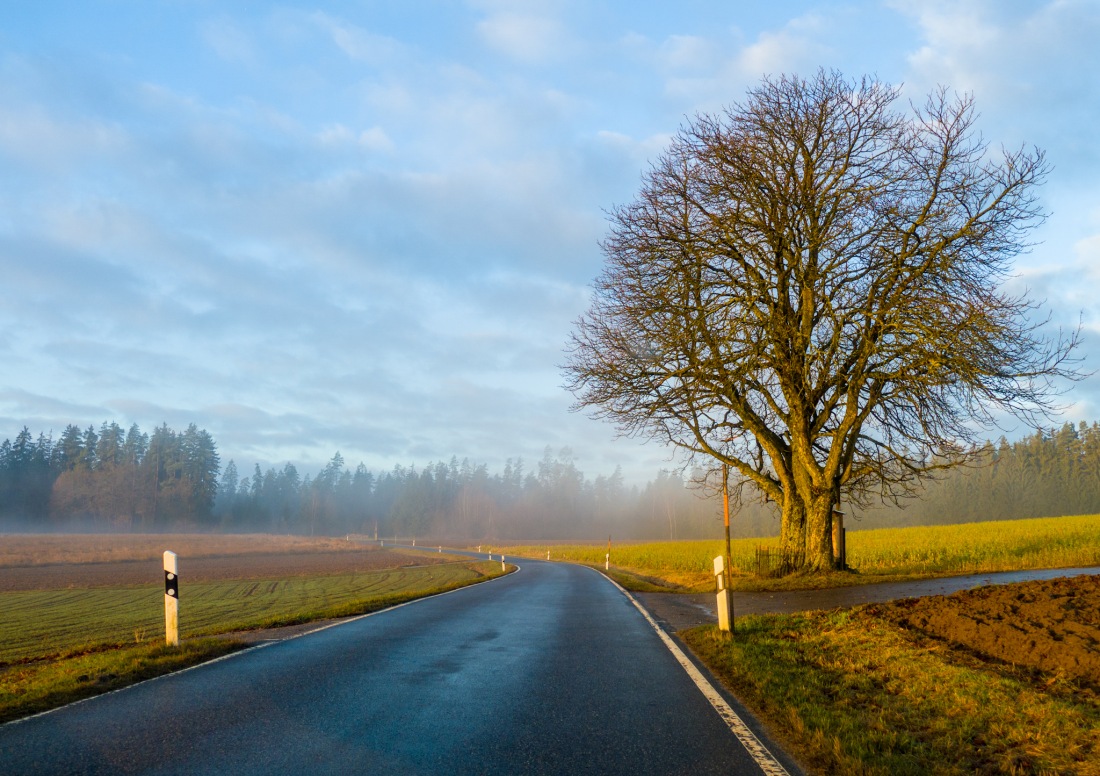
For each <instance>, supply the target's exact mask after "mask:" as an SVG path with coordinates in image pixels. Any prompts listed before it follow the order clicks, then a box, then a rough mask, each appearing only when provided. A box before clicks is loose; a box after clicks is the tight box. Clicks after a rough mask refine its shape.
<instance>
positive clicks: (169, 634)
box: [164, 550, 180, 647]
mask: <svg viewBox="0 0 1100 776" xmlns="http://www.w3.org/2000/svg"><path fill="white" fill-rule="evenodd" d="M164 640H165V643H167V644H168V645H169V646H171V647H178V646H179V644H180V577H179V567H178V565H177V563H176V553H174V552H172V551H171V550H165V551H164Z"/></svg>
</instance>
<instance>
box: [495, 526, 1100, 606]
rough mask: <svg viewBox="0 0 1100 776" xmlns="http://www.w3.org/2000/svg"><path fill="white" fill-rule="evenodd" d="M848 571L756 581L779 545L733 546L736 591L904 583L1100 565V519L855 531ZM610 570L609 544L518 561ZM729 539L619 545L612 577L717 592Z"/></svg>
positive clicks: (526, 549) (648, 588)
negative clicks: (763, 552) (759, 560)
mask: <svg viewBox="0 0 1100 776" xmlns="http://www.w3.org/2000/svg"><path fill="white" fill-rule="evenodd" d="M847 544H848V565H849V566H850V567H851V569H852V570H851V571H849V572H836V573H829V574H815V575H807V576H798V575H796V576H792V577H784V578H779V579H764V578H758V577H756V576H755V563H756V550H757V549H758V548H766V549H767V548H770V549H773V550H774V549H777V548H778V539H777V538H775V537H772V538H767V539H759V538H754V539H736V540H734V541H733V542H731V551H732V552H731V554H732V566H733V569H734V579H733V584H732V588H733V589H734V590H802V589H816V588H821V587H845V586H848V585H859V584H866V583H873V582H898V581H905V580H911V579H922V578H928V577H938V576H956V575H961V574H978V573H989V572H995V571H1020V570H1025V569H1040V568H1069V567H1074V566H1097V565H1100V515H1075V516H1071V517H1046V518H1035V519H1030V520H1005V521H991V522H984V523H964V524H960V525H946V526H921V527H911V528H885V529H878V530H873V531H856V530H850V531H849V532H848V537H847ZM547 550H549V551H550V557H551V559H553V560H568V561H573V562H576V563H584V564H587V565H590V566H595V567H598V568H600V569H602V568H603V566H604V554H605V553H606V552H607V549H606V545H602V544H594V545H576V544H574V545H555V546H551V547H546V546H539V545H527V546H521V547H510V548H509V552H510V553H512V554H515V555H521V556H527V557H532V558H545V557H546V552H547ZM724 552H725V543H724V542H722V541H684V542H648V543H644V544H622V545H613V546H612V548H611V570H610V573H611V576H613V577H614V578H615V579H616V581H618V582H619V583H620V584H621V585H623V587H626V588H627V589H628V590H634V591H636V592H654V591H661V592H684V593H686V592H711V591H712V590H713V589H714V575H713V566H712V563H713V559H714V558H715V556H717V555H722V554H724Z"/></svg>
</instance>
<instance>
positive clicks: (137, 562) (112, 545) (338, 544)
mask: <svg viewBox="0 0 1100 776" xmlns="http://www.w3.org/2000/svg"><path fill="white" fill-rule="evenodd" d="M9 542H11V543H10V545H9ZM0 543H2V545H3V550H0V592H7V591H14V590H55V589H63V588H85V587H117V586H124V585H142V584H149V583H150V582H156V583H159V582H160V581H161V579H162V578H163V573H164V572H163V565H162V553H163V552H164V550H166V549H170V550H172V551H173V552H175V553H176V554H177V555H178V556H179V572H180V577H181V580H182V581H183V583H184V584H187V583H188V582H205V581H213V580H222V579H281V578H285V577H294V576H326V575H331V574H350V573H361V572H366V571H380V570H383V569H392V568H399V567H401V566H422V565H427V564H436V563H446V562H449V561H451V560H453V558H451V557H449V556H446V555H437V554H435V553H431V552H427V551H424V552H417V551H406V550H388V549H379V548H378V547H375V546H373V545H364V544H361V543H356V542H348V541H346V540H344V539H339V540H337V539H328V538H325V539H310V538H307V537H292V536H259V535H257V536H252V535H248V536H208V535H198V536H191V535H175V536H167V535H165V536H150V535H95V536H82V535H65V536H5V537H3V538H2V539H0ZM18 561H22V563H19V562H18Z"/></svg>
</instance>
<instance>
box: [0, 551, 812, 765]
mask: <svg viewBox="0 0 1100 776" xmlns="http://www.w3.org/2000/svg"><path fill="white" fill-rule="evenodd" d="M757 732H758V731H757ZM765 744H767V742H766V740H765ZM771 748H772V751H777V750H776V749H775V748H774V747H771ZM787 764H788V766H789V768H790V770H792V771H793V770H794V767H793V765H791V764H790V763H789V762H788V763H787ZM0 771H2V772H3V773H4V774H8V775H9V776H14V775H15V774H32V773H42V774H46V773H49V774H54V773H71V774H100V773H102V774H108V773H109V774H128V773H142V774H173V773H180V774H184V773H186V774H203V773H219V774H222V773H226V774H228V773H232V774H280V773H294V774H307V775H308V776H319V775H320V774H328V773H372V774H389V773H395V774H396V773H400V774H420V773H424V774H428V773H447V774H505V773H507V774H589V773H590V774H596V773H600V774H615V773H621V774H650V773H651V774H677V773H683V774H691V775H692V776H700V775H701V774H711V773H713V774H718V773H722V774H751V773H761V768H760V766H759V765H757V764H756V762H755V761H754V760H753V759H752V758H751V757H750V756H749V754H748V753H747V752H746V750H745V749H744V748H743V747H742V746H741V744H740V743H739V741H738V739H737V738H736V737H735V736H734V734H733V733H731V728H730V723H729V722H728V721H727V720H724V719H723V718H722V717H720V716H719V714H718V713H717V712H716V711H715V708H714V707H712V705H711V703H710V702H709V701H708V700H707V698H705V697H704V695H703V694H702V693H701V692H700V690H699V689H698V688H697V687H696V685H695V684H693V682H692V680H691V679H690V678H689V677H688V674H687V673H686V672H685V670H684V667H682V666H681V665H680V664H679V663H678V662H677V660H676V659H675V658H674V657H673V655H672V653H671V652H670V651H669V650H668V649H667V648H666V646H665V645H664V643H663V642H662V640H661V637H660V636H659V634H658V633H657V631H656V630H655V628H654V627H653V626H652V625H651V624H650V623H649V622H648V621H647V620H646V619H645V618H644V617H643V615H642V614H641V612H640V611H639V610H638V609H637V608H636V607H635V606H634V605H633V603H632V601H630V600H629V599H628V598H627V597H626V596H625V595H624V594H623V593H622V592H620V591H619V590H618V589H616V588H615V587H614V586H613V585H612V584H611V583H610V582H608V581H607V580H606V579H604V578H603V577H602V576H600V575H599V574H596V573H594V572H593V571H592V570H590V569H586V568H582V567H579V566H572V565H567V564H547V563H539V562H537V561H522V569H521V571H520V572H518V573H516V574H512V575H509V576H507V577H503V578H500V579H497V580H494V581H491V582H487V583H484V584H481V585H476V586H474V587H470V588H465V589H463V590H459V591H456V592H454V593H451V594H447V595H443V596H438V597H435V598H431V599H424V600H422V601H417V602H414V603H412V604H407V605H405V606H402V607H398V608H395V609H391V610H388V611H385V612H381V613H378V614H375V615H370V616H366V617H362V618H357V619H354V620H352V621H348V622H344V623H342V624H339V625H337V626H335V627H330V628H327V629H325V630H322V631H320V632H316V633H312V634H309V635H305V636H301V637H299V638H295V639H291V640H287V641H281V642H278V643H273V644H271V645H269V646H265V647H261V648H256V649H253V650H250V651H248V652H244V653H239V654H237V655H234V656H232V657H230V658H227V659H222V660H220V661H217V662H214V663H211V664H207V665H205V666H201V667H198V668H195V669H192V670H189V671H185V672H181V673H178V674H174V675H171V676H167V677H162V678H160V679H157V680H154V681H150V682H146V683H144V684H140V685H136V686H134V687H131V688H128V689H126V690H122V691H119V692H115V693H111V694H109V695H105V696H100V697H98V698H94V699H91V700H89V701H85V702H82V703H79V704H74V705H72V706H69V707H67V708H64V709H60V710H57V711H55V712H51V713H48V714H45V715H42V716H39V717H35V718H31V719H27V720H24V721H21V722H16V723H9V724H7V725H4V726H0ZM772 772H782V771H781V769H778V768H773V771H772Z"/></svg>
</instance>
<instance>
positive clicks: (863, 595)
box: [631, 566, 1100, 633]
mask: <svg viewBox="0 0 1100 776" xmlns="http://www.w3.org/2000/svg"><path fill="white" fill-rule="evenodd" d="M1080 574H1100V567H1097V566H1092V567H1086V568H1067V569H1040V570H1031V571H1006V572H1001V573H994V574H971V575H968V576H963V577H938V578H936V579H924V580H918V581H915V582H885V583H881V584H869V585H857V586H853V587H834V588H826V589H824V590H792V591H780V592H770V593H742V592H735V593H734V594H733V608H734V616H735V617H737V616H740V615H744V614H790V613H793V612H805V611H813V610H816V609H835V608H837V607H848V606H858V605H860V604H869V603H882V602H884V601H894V600H897V599H899V598H921V597H923V596H930V595H948V594H950V593H955V592H957V591H959V590H970V589H971V588H975V587H982V586H984V585H1007V584H1011V583H1013V582H1027V581H1030V580H1033V579H1055V578H1057V577H1075V576H1078V575H1080ZM631 595H633V596H634V597H635V598H636V599H638V601H639V602H640V603H641V604H642V605H643V606H644V607H645V608H646V609H648V610H649V612H650V614H652V615H653V618H654V619H655V620H657V622H658V624H659V625H660V626H661V627H662V628H664V629H665V630H666V631H667V632H669V633H675V632H676V631H679V630H684V629H685V628H693V627H695V626H696V625H706V624H709V623H716V622H718V615H717V612H716V610H715V596H714V594H712V593H631Z"/></svg>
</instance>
